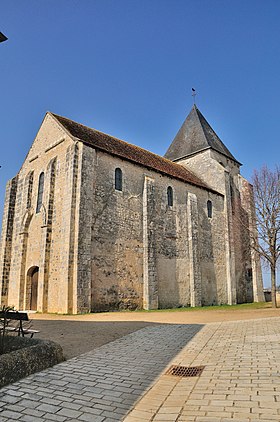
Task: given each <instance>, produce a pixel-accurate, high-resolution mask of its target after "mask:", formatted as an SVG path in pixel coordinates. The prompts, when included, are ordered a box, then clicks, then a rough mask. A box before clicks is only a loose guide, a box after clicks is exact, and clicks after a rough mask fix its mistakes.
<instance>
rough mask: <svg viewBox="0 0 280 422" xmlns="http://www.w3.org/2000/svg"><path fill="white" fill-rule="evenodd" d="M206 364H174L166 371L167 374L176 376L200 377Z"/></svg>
mask: <svg viewBox="0 0 280 422" xmlns="http://www.w3.org/2000/svg"><path fill="white" fill-rule="evenodd" d="M204 368H205V366H180V365H172V366H170V368H169V369H168V371H167V372H166V375H175V376H176V377H199V376H200V375H201V374H202V371H203V369H204Z"/></svg>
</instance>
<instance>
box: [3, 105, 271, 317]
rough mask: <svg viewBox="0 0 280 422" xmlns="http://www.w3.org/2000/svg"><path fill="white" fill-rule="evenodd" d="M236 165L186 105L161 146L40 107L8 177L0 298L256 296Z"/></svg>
mask: <svg viewBox="0 0 280 422" xmlns="http://www.w3.org/2000/svg"><path fill="white" fill-rule="evenodd" d="M240 166H241V164H240V163H239V162H238V161H237V160H236V158H235V157H234V156H233V155H232V154H231V153H230V151H229V150H228V149H227V148H226V146H225V145H224V144H223V142H222V141H221V140H220V138H219V137H218V136H217V135H216V133H215V132H214V131H213V129H212V128H211V127H210V125H209V124H208V122H207V121H206V120H205V118H204V117H203V115H202V114H201V113H200V111H199V110H198V108H197V107H196V106H193V108H192V110H191V112H190V114H189V115H188V117H187V118H186V120H185V121H184V123H183V125H182V127H181V128H180V130H179V132H178V133H177V135H176V137H175V139H174V140H173V142H172V143H171V145H170V147H169V149H168V151H167V152H166V154H165V156H164V157H160V156H158V155H155V154H153V153H152V152H149V151H146V150H144V149H142V148H139V147H137V146H135V145H131V144H129V143H127V142H124V141H122V140H119V139H116V138H114V137H112V136H110V135H107V134H105V133H102V132H99V131H97V130H95V129H90V128H89V127H86V126H83V125H82V124H79V123H76V122H74V121H72V120H69V119H67V118H65V117H61V116H58V115H56V114H53V113H50V112H48V113H47V114H46V116H45V118H44V120H43V122H42V125H41V127H40V129H39V132H38V134H37V136H36V138H35V140H34V142H33V145H32V146H31V148H30V150H29V152H28V154H27V156H26V158H25V160H24V163H23V165H22V167H21V169H20V171H19V173H18V174H17V175H16V176H15V177H14V178H13V179H12V180H10V181H9V182H8V184H7V190H6V199H5V207H4V215H3V223H2V236H1V249H0V297H1V304H9V305H13V306H15V307H16V308H17V309H20V310H22V309H26V310H29V309H33V310H38V311H41V312H59V313H81V312H90V311H102V310H109V309H141V308H144V309H157V308H167V307H178V306H203V305H215V304H235V303H243V302H252V301H262V300H263V290H262V276H261V268H260V262H259V259H258V256H257V255H256V254H255V252H254V250H253V249H252V248H251V242H250V239H251V237H250V235H254V234H255V225H254V205H253V200H252V187H251V185H250V184H249V183H248V182H247V180H245V179H244V178H243V177H242V176H241V175H240Z"/></svg>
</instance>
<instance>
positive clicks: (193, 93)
mask: <svg viewBox="0 0 280 422" xmlns="http://www.w3.org/2000/svg"><path fill="white" fill-rule="evenodd" d="M195 96H196V90H195V89H194V88H192V97H193V103H194V105H195Z"/></svg>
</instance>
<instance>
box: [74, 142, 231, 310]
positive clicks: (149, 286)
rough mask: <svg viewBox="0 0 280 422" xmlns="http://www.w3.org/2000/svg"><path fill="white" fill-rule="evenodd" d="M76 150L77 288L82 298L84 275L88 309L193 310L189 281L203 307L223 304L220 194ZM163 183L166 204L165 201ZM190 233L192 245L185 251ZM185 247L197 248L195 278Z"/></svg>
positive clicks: (88, 149)
mask: <svg viewBox="0 0 280 422" xmlns="http://www.w3.org/2000/svg"><path fill="white" fill-rule="evenodd" d="M83 151H84V152H83V165H82V166H83V169H84V170H83V172H84V173H83V177H82V179H84V181H85V182H84V183H85V185H84V188H83V191H84V195H85V198H86V200H84V199H82V196H81V207H80V211H79V216H80V237H79V250H80V251H83V253H79V259H80V261H79V262H80V264H81V265H82V266H83V269H82V268H81V267H79V271H80V273H81V277H80V279H79V280H80V281H79V286H80V287H79V286H78V291H79V290H80V291H84V290H85V291H87V294H86V297H89V291H90V286H89V281H88V280H89V277H91V309H92V310H104V309H116V308H117V309H122V308H124V309H126V308H129V309H135V308H142V307H145V308H147V309H150V308H156V307H157V306H159V307H172V306H188V305H191V304H192V305H193V304H194V303H195V302H194V299H193V300H192V299H191V294H192V286H194V284H193V283H194V281H193V280H194V279H195V283H196V289H197V283H200V284H201V294H200V293H199V296H200V298H199V301H200V302H201V303H202V304H214V303H226V302H227V287H226V282H225V277H226V273H225V240H224V204H223V196H222V195H215V194H213V193H212V194H211V193H209V192H208V191H205V190H203V189H199V188H197V187H195V186H192V185H187V184H185V183H183V182H180V181H178V180H175V179H172V178H169V177H167V176H164V175H162V174H159V173H157V172H154V171H151V170H148V169H146V168H144V167H140V166H137V165H135V164H133V163H130V162H128V161H125V160H121V159H120V158H117V157H113V156H111V155H108V154H106V153H103V152H100V151H95V152H93V150H91V149H90V148H88V147H85V146H83ZM116 168H120V169H121V170H122V175H123V189H122V191H118V190H116V189H115V185H114V183H115V169H116ZM85 186H86V187H85ZM168 186H170V187H172V189H173V206H168V204H167V188H168ZM189 194H192V195H193V196H194V197H195V198H196V199H195V200H196V203H197V204H196V207H197V213H196V214H197V216H196V218H197V223H196V224H194V222H193V221H192V219H191V218H190V211H189V210H188V205H187V204H188V198H189ZM209 199H210V200H211V201H212V203H213V217H212V218H211V219H210V218H208V216H207V200H209ZM90 224H91V236H92V237H91V255H92V259H91V257H90V256H89V253H88V251H89V248H88V244H89V233H90ZM193 224H194V226H195V227H192V225H193ZM191 230H193V232H192V233H191V234H190V231H191ZM81 233H83V235H81ZM194 234H195V237H196V239H195V242H196V245H194V244H193V245H192V246H190V242H189V239H190V236H191V240H192V239H193V238H194ZM190 247H191V248H192V250H193V248H194V247H195V248H196V251H197V256H196V258H195V271H196V273H197V274H196V275H194V274H193V272H192V270H191V268H190ZM80 257H82V258H80ZM90 261H91V263H92V265H91V269H90V268H89V262H90ZM82 275H83V276H82ZM82 286H83V287H82ZM143 298H144V300H143ZM199 301H198V302H199ZM198 302H197V301H196V303H198ZM83 306H85V304H83Z"/></svg>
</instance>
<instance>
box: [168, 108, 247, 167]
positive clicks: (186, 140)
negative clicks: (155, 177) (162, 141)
mask: <svg viewBox="0 0 280 422" xmlns="http://www.w3.org/2000/svg"><path fill="white" fill-rule="evenodd" d="M206 148H211V149H213V150H215V151H217V152H218V153H219V154H222V155H224V156H225V157H227V158H229V159H230V160H232V161H235V162H236V163H237V164H239V165H242V164H241V163H240V162H239V161H237V160H236V158H235V157H234V156H233V155H232V154H231V152H230V151H229V150H228V148H227V147H226V146H225V144H224V143H223V142H222V141H221V139H220V138H219V136H218V135H217V134H216V132H215V131H214V130H213V129H212V127H211V126H210V125H209V123H208V122H207V120H206V119H205V117H204V116H203V115H202V113H201V112H200V111H199V109H198V108H197V106H196V105H195V104H194V105H193V107H192V109H191V111H190V113H189V114H188V116H187V117H186V119H185V120H184V122H183V124H182V126H181V128H180V129H179V131H178V133H177V135H176V136H175V138H174V140H173V141H172V143H171V145H170V146H169V148H168V150H167V152H166V154H165V158H168V159H169V160H172V161H175V160H177V159H178V158H179V157H183V156H184V157H186V156H189V155H191V154H194V153H196V152H199V151H201V150H203V149H206Z"/></svg>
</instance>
